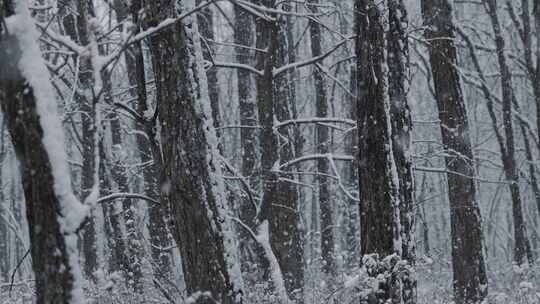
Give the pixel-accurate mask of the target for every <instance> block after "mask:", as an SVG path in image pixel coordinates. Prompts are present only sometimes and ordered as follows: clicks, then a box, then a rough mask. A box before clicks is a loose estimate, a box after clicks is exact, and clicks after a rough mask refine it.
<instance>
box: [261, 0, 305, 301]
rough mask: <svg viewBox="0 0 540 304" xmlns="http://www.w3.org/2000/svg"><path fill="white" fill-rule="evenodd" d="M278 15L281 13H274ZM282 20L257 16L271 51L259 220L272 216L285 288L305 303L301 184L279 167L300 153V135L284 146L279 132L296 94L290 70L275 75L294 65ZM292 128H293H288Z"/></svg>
mask: <svg viewBox="0 0 540 304" xmlns="http://www.w3.org/2000/svg"><path fill="white" fill-rule="evenodd" d="M260 2H261V3H260V4H262V5H264V6H265V7H269V8H274V7H275V1H273V0H264V1H260ZM274 17H277V16H274ZM281 22H282V20H280V19H279V18H278V20H276V21H267V20H263V19H261V18H256V19H255V25H256V33H257V36H256V38H257V39H256V47H257V49H266V50H267V52H266V53H265V54H263V53H258V54H257V58H256V59H257V69H259V70H262V71H263V74H264V75H263V76H259V77H258V78H257V81H256V86H257V105H258V110H259V125H260V126H261V127H262V130H261V133H260V136H261V137H260V145H261V167H262V186H263V197H262V202H261V211H260V213H259V223H263V222H264V221H265V220H268V222H269V224H270V231H269V233H270V244H271V246H272V250H273V252H274V254H275V255H276V258H277V260H278V263H279V266H280V268H281V272H282V273H283V277H284V280H285V287H286V289H287V292H288V294H289V296H291V297H292V298H294V299H295V300H297V301H299V302H303V300H302V299H303V293H302V287H303V281H304V275H303V266H304V265H303V246H302V245H303V244H302V238H301V236H300V229H299V227H298V224H299V214H298V205H297V204H298V193H297V190H296V185H293V184H291V183H290V182H288V181H284V180H280V178H285V177H286V178H288V179H291V178H292V177H291V176H288V177H287V176H282V175H281V174H279V173H278V172H276V169H275V168H274V166H275V165H276V164H279V162H280V161H286V160H288V159H289V160H290V159H292V157H293V155H294V146H293V145H294V142H293V138H294V135H292V134H291V133H288V134H287V135H288V136H287V135H286V136H285V137H287V138H288V139H289V140H288V141H289V142H288V143H287V144H284V145H282V148H281V149H280V142H279V140H278V138H277V136H276V133H275V131H274V119H275V118H277V119H278V120H286V119H290V118H291V114H290V110H289V107H290V102H291V98H290V95H289V94H290V92H288V90H287V87H288V86H290V85H291V84H290V83H289V75H288V73H283V75H281V76H279V77H278V78H274V76H273V70H274V68H275V67H279V66H280V65H284V64H287V63H289V60H288V58H287V57H286V52H287V48H286V46H287V43H286V42H285V40H286V36H285V33H284V32H283V31H282V29H281V26H280V23H281ZM286 131H287V132H290V130H286Z"/></svg>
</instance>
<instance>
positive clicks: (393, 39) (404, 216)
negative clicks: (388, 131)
mask: <svg viewBox="0 0 540 304" xmlns="http://www.w3.org/2000/svg"><path fill="white" fill-rule="evenodd" d="M387 3H388V19H389V20H388V23H389V29H388V30H387V36H386V40H387V44H388V45H387V49H388V58H387V61H388V95H389V98H390V121H391V124H392V138H391V140H392V147H393V148H394V151H393V153H394V160H395V162H396V169H397V175H398V177H399V188H398V195H399V201H400V205H399V208H400V222H401V242H402V246H401V247H402V249H401V250H402V251H401V257H402V259H403V260H405V261H406V262H407V264H408V267H410V268H409V269H410V270H411V271H406V272H405V273H404V274H403V276H404V277H403V303H407V304H412V303H416V276H415V272H414V270H413V267H414V265H415V239H414V211H413V208H414V207H415V197H414V194H415V193H414V181H413V170H412V139H411V134H412V118H411V112H410V108H409V104H408V102H407V93H408V91H409V86H408V84H409V79H408V77H409V43H408V39H409V37H408V36H407V30H408V28H407V26H408V18H407V11H406V9H405V5H404V3H403V0H388V1H387Z"/></svg>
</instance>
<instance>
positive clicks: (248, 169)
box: [234, 6, 261, 273]
mask: <svg viewBox="0 0 540 304" xmlns="http://www.w3.org/2000/svg"><path fill="white" fill-rule="evenodd" d="M234 14H235V19H234V29H235V30H234V42H235V43H236V44H238V45H243V46H246V47H253V27H254V24H253V18H252V17H251V14H250V13H249V12H246V11H244V10H243V9H242V8H239V7H238V6H234ZM235 52H236V60H237V62H238V63H240V64H253V54H252V53H251V52H250V50H249V49H247V48H243V47H236V48H235ZM236 75H237V83H238V104H239V113H240V125H242V126H246V127H243V128H241V129H240V145H241V149H242V165H241V171H240V172H241V174H242V176H244V177H245V178H246V180H247V181H248V182H249V185H250V186H251V187H255V185H256V182H255V180H254V178H253V174H254V173H255V167H256V164H257V152H256V151H257V133H256V129H255V128H254V126H256V125H257V113H256V108H255V106H256V103H255V96H253V94H252V92H251V91H252V86H253V79H252V76H251V73H250V72H248V71H245V70H242V69H237V71H236ZM246 191H248V190H246ZM238 212H239V218H240V220H241V221H242V222H244V223H246V225H248V226H249V227H254V225H255V222H254V221H255V217H256V212H257V210H256V206H254V202H252V201H251V200H250V194H248V193H244V194H242V200H241V202H240V206H239V210H238ZM239 234H240V238H241V242H240V244H239V246H240V254H241V256H242V261H243V263H242V273H250V272H255V271H256V269H257V268H258V267H256V265H253V264H254V263H261V261H259V260H258V254H257V253H255V252H253V248H254V247H253V242H252V239H251V237H250V236H249V233H248V232H247V231H245V229H241V230H240V231H239Z"/></svg>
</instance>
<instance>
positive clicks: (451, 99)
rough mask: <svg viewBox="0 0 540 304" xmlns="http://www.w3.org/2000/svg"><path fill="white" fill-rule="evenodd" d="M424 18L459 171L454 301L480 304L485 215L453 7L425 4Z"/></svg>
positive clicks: (454, 201) (452, 179)
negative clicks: (477, 181)
mask: <svg viewBox="0 0 540 304" xmlns="http://www.w3.org/2000/svg"><path fill="white" fill-rule="evenodd" d="M422 14H423V17H424V24H425V25H426V30H425V33H424V35H425V37H426V39H427V40H428V42H429V45H428V48H429V54H430V63H431V71H432V74H433V83H434V86H435V98H436V100H437V105H438V110H439V119H440V121H441V123H440V124H441V133H442V140H443V145H444V147H445V149H446V150H447V151H452V152H450V153H451V155H448V156H446V158H445V160H446V167H447V169H448V170H450V171H452V172H456V174H449V175H448V177H447V179H448V198H449V201H450V220H451V234H452V268H453V274H454V297H455V300H456V301H457V302H460V303H481V302H482V301H483V299H484V298H485V297H486V295H487V277H486V270H485V265H484V257H483V252H482V228H481V216H480V210H479V209H478V205H477V202H476V187H475V183H474V180H473V177H474V175H475V168H474V159H473V153H472V149H471V140H470V137H469V123H468V121H467V119H468V117H467V111H466V107H465V101H464V98H463V93H462V88H461V80H460V78H459V74H458V70H457V54H456V53H457V51H456V47H455V43H454V40H453V38H454V37H455V33H454V25H453V23H452V7H451V4H450V3H449V2H448V1H446V0H436V1H427V0H424V1H422ZM449 38H450V39H449ZM454 151H455V152H454Z"/></svg>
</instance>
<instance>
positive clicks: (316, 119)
mask: <svg viewBox="0 0 540 304" xmlns="http://www.w3.org/2000/svg"><path fill="white" fill-rule="evenodd" d="M310 123H314V124H318V123H342V124H346V125H350V126H356V121H354V120H352V119H346V118H334V117H311V118H297V119H289V120H284V121H282V122H279V123H277V124H275V125H274V129H280V128H283V127H286V126H288V125H299V124H310Z"/></svg>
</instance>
